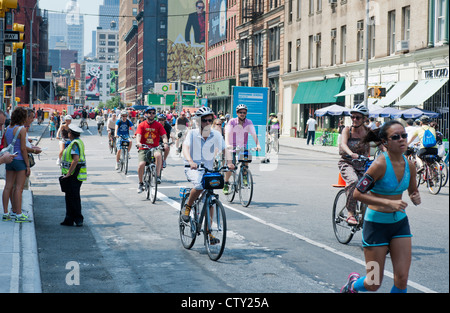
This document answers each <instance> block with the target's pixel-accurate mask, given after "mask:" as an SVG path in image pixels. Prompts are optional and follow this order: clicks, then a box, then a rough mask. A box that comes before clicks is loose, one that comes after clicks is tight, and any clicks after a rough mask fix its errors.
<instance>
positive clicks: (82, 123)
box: [80, 118, 89, 130]
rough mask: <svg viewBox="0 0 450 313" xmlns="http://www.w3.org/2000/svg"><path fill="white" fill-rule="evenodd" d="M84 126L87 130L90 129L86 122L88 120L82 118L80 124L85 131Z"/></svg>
mask: <svg viewBox="0 0 450 313" xmlns="http://www.w3.org/2000/svg"><path fill="white" fill-rule="evenodd" d="M84 126H86V129H89V125H88V123H87V122H86V119H85V118H82V119H81V122H80V128H81V129H83V130H84V128H83V127H84Z"/></svg>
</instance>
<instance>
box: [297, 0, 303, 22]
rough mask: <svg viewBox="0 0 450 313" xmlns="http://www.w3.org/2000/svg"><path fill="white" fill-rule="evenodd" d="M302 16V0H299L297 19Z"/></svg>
mask: <svg viewBox="0 0 450 313" xmlns="http://www.w3.org/2000/svg"><path fill="white" fill-rule="evenodd" d="M301 17H302V0H297V19H300V18H301Z"/></svg>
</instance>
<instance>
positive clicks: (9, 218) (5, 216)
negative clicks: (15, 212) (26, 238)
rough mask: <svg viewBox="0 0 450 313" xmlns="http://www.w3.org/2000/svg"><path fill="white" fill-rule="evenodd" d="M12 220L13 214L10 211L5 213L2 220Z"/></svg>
mask: <svg viewBox="0 0 450 313" xmlns="http://www.w3.org/2000/svg"><path fill="white" fill-rule="evenodd" d="M10 220H11V215H10V214H9V213H3V217H2V221H3V222H7V221H10Z"/></svg>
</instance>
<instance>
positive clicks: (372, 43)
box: [368, 16, 375, 58]
mask: <svg viewBox="0 0 450 313" xmlns="http://www.w3.org/2000/svg"><path fill="white" fill-rule="evenodd" d="M368 27H369V58H374V57H375V17H374V16H372V17H371V18H370V25H369V26H368Z"/></svg>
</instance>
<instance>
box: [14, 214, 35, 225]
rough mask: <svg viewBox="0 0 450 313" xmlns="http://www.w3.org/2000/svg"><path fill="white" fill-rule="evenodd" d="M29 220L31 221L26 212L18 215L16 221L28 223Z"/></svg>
mask: <svg viewBox="0 0 450 313" xmlns="http://www.w3.org/2000/svg"><path fill="white" fill-rule="evenodd" d="M27 222H31V220H30V218H29V217H28V216H26V215H25V214H23V213H22V214H20V215H17V216H16V223H27Z"/></svg>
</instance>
